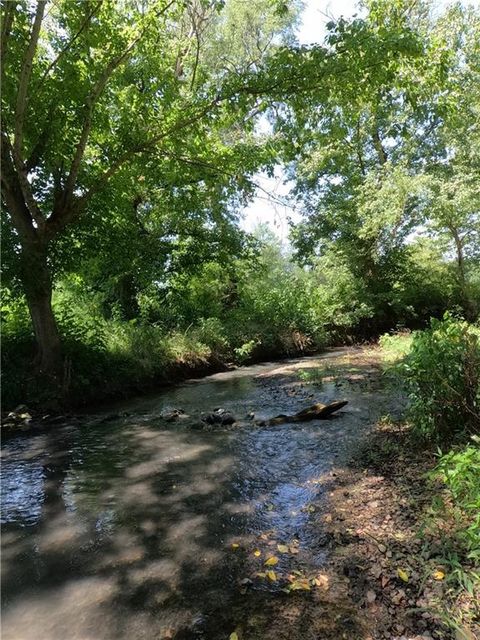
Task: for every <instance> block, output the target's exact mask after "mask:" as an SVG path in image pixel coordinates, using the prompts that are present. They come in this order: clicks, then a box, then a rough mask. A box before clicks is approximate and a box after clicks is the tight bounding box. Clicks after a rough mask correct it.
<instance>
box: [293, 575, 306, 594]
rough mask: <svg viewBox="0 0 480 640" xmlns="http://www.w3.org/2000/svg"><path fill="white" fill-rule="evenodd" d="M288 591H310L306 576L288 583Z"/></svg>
mask: <svg viewBox="0 0 480 640" xmlns="http://www.w3.org/2000/svg"><path fill="white" fill-rule="evenodd" d="M290 591H310V583H309V581H308V579H307V578H302V579H299V580H295V582H292V584H291V585H290Z"/></svg>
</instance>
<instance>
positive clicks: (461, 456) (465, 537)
mask: <svg viewBox="0 0 480 640" xmlns="http://www.w3.org/2000/svg"><path fill="white" fill-rule="evenodd" d="M432 477H433V478H434V479H435V480H440V482H441V483H442V485H443V487H444V491H443V493H442V495H441V496H438V498H437V499H436V500H435V502H434V504H433V509H432V511H433V515H434V519H433V521H434V522H435V523H436V526H437V528H439V529H440V530H442V529H443V530H444V531H448V536H447V539H450V540H451V541H454V542H455V549H456V551H460V552H461V553H462V554H464V555H465V557H466V558H468V559H469V560H472V561H473V562H475V563H478V561H480V438H478V437H477V436H474V437H473V444H472V445H469V446H467V447H464V448H462V449H460V450H452V451H449V452H448V453H446V454H444V455H443V456H441V458H440V461H439V463H438V465H437V466H436V467H435V469H434V470H433V472H432Z"/></svg>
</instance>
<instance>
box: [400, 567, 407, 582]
mask: <svg viewBox="0 0 480 640" xmlns="http://www.w3.org/2000/svg"><path fill="white" fill-rule="evenodd" d="M397 575H398V577H399V578H400V580H403V581H404V582H408V579H409V576H408V573H407V572H406V571H404V570H403V569H400V568H399V569H397Z"/></svg>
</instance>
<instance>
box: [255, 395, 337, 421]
mask: <svg viewBox="0 0 480 640" xmlns="http://www.w3.org/2000/svg"><path fill="white" fill-rule="evenodd" d="M346 404H348V401H347V400H336V401H335V402H330V404H322V403H320V402H318V403H317V404H314V405H312V406H311V407H307V408H306V409H302V410H301V411H299V412H298V413H295V414H294V415H292V416H287V415H284V414H280V415H279V416H275V417H274V418H270V420H266V421H259V424H265V425H269V426H271V425H274V424H283V423H284V422H307V421H308V420H325V419H326V418H329V417H330V416H331V415H332V413H335V411H338V410H339V409H341V408H342V407H344V406H345V405H346Z"/></svg>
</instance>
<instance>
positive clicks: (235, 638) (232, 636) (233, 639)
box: [228, 631, 238, 640]
mask: <svg viewBox="0 0 480 640" xmlns="http://www.w3.org/2000/svg"><path fill="white" fill-rule="evenodd" d="M228 640H238V634H236V633H235V631H234V632H233V633H231V634H230V636H229V639H228Z"/></svg>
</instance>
